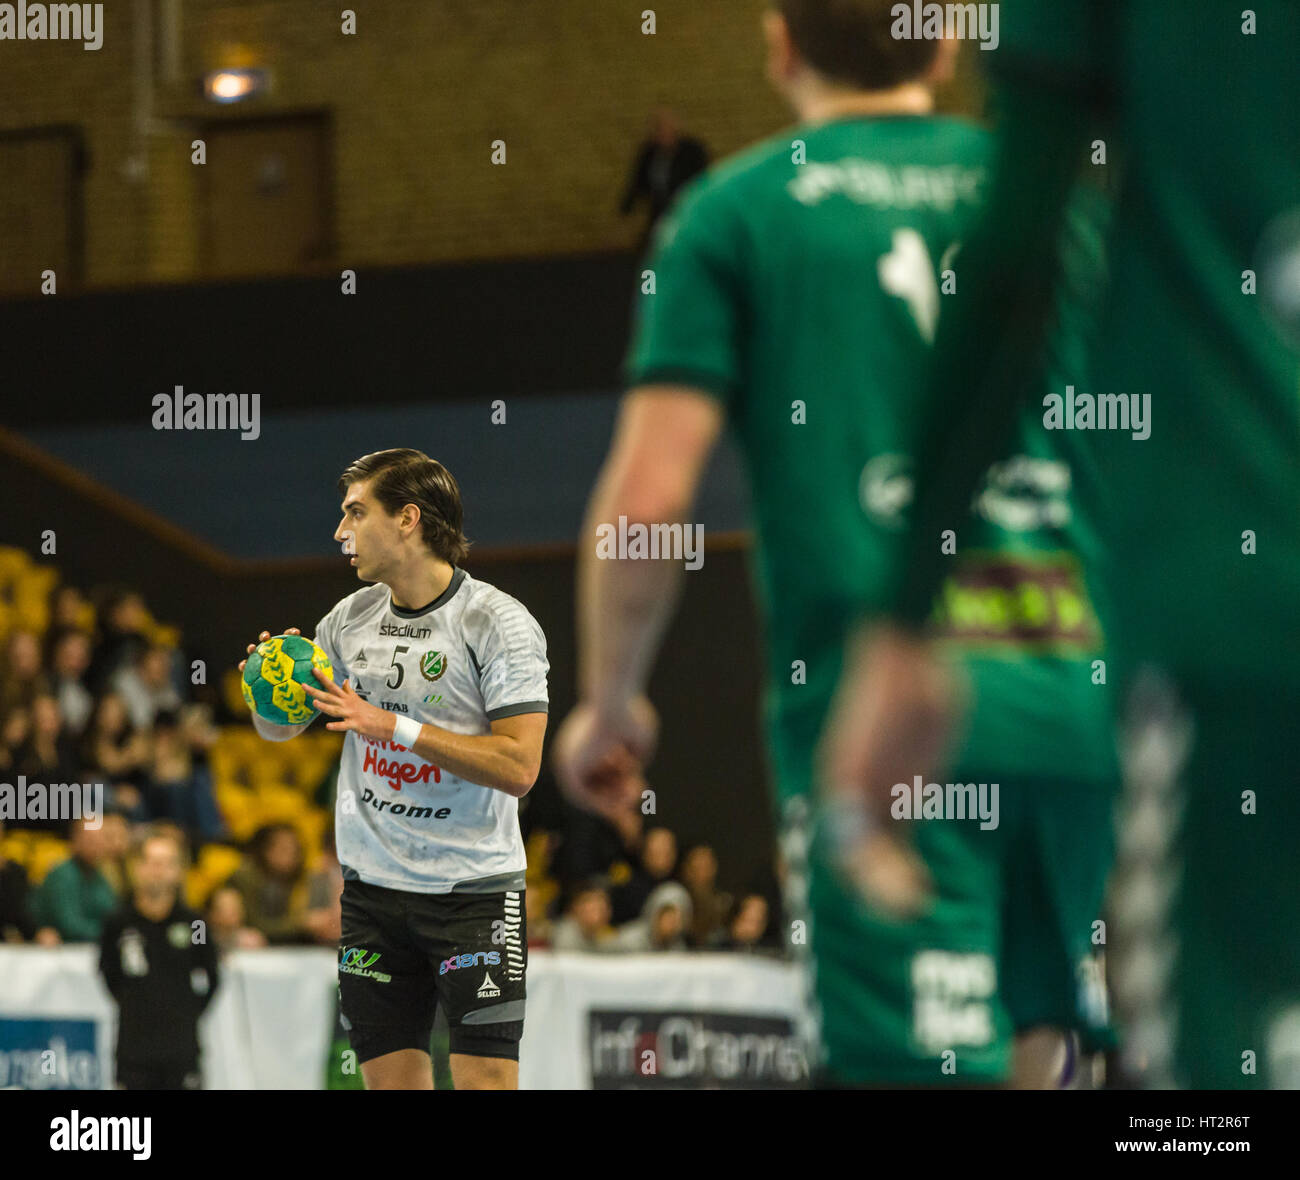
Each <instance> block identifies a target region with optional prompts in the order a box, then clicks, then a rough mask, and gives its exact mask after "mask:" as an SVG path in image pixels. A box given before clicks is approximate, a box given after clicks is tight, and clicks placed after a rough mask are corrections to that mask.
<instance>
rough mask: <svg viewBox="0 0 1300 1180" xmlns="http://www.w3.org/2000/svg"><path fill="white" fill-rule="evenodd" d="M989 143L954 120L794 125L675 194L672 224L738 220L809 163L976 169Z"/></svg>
mask: <svg viewBox="0 0 1300 1180" xmlns="http://www.w3.org/2000/svg"><path fill="white" fill-rule="evenodd" d="M992 146H993V135H992V133H991V132H990V131H989V130H988V129H987V128H985V127H983V126H981V125H980V124H979V123H976V122H975V121H973V120H971V119H966V118H962V117H960V116H956V115H907V116H900V117H897V118H863V119H842V120H832V121H830V122H827V123H819V124H803V125H800V124H794V125H791V126H789V127H786V128H784V129H783V130H781V131H779V132H776V133H774V134H772V135H769V136H767V137H766V138H764V139H761V140H759V141H758V142H757V143H754V144H751V145H750V146H749V147H747V148H742V149H741V150H740V151H738V152H735V153H733V154H732V155H730V156H727V157H725V158H724V159H722V160H719V161H718V162H717V163H716V164H713V165H712V166H711V167H710V168H708V169H707V170H706V171H705V172H703V173H702V174H701V175H700V176H698V177H696V178H695V179H694V180H693V181H691V183H690V184H689V185H687V187H686V188H685V189H683V191H682V196H681V199H680V201H679V202H678V204H677V207H676V209H675V211H674V217H675V219H676V220H678V221H681V220H685V219H687V218H691V219H698V218H708V217H710V216H717V217H721V216H727V215H735V216H745V215H746V214H748V213H750V212H752V211H754V210H755V209H757V208H761V198H763V197H766V196H769V195H770V194H772V193H773V192H774V191H784V190H785V188H786V186H787V185H788V184H789V183H790V182H792V181H794V180H796V179H797V178H798V177H799V176H800V175H801V170H802V169H806V168H807V166H808V165H809V163H813V164H816V163H817V162H819V161H824V160H827V159H828V158H834V159H840V158H859V157H861V158H871V157H874V156H877V155H882V154H883V155H887V156H891V155H892V156H897V157H899V158H900V160H901V161H905V162H916V163H922V164H956V165H965V164H971V165H975V164H981V163H983V162H984V160H985V159H986V158H987V156H988V154H989V153H990V151H991V150H992Z"/></svg>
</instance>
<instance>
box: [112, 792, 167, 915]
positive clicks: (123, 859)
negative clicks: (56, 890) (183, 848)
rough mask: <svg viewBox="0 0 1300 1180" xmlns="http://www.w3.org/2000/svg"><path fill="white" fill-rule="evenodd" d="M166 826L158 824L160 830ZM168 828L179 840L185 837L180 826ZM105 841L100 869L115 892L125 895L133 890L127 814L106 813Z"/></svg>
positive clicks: (129, 829) (121, 895) (120, 895)
mask: <svg viewBox="0 0 1300 1180" xmlns="http://www.w3.org/2000/svg"><path fill="white" fill-rule="evenodd" d="M165 826H166V825H163V824H159V825H157V827H158V828H159V829H160V830H161V829H162V828H164V827H165ZM168 830H169V831H170V832H171V834H172V835H173V836H174V837H175V838H176V839H177V840H182V841H183V840H184V839H185V836H184V833H183V832H182V831H181V830H180V828H177V827H175V826H174V825H172V826H171V827H169V828H168ZM103 843H104V857H103V859H102V860H101V861H100V862H99V871H100V872H101V873H103V874H104V879H105V880H106V881H107V882H108V883H109V884H110V885H111V886H112V887H113V893H114V894H115V895H116V896H118V897H125V896H126V895H127V894H128V893H129V892H130V891H131V881H130V877H129V876H128V875H127V858H128V857H129V856H130V853H131V827H130V825H129V824H128V823H127V822H126V816H124V815H122V814H121V813H120V812H117V811H106V812H105V813H104V826H103Z"/></svg>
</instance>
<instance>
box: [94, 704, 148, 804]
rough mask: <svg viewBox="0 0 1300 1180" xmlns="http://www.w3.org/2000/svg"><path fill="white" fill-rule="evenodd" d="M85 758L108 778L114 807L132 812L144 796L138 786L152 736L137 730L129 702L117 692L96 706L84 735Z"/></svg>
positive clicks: (146, 761) (99, 772)
mask: <svg viewBox="0 0 1300 1180" xmlns="http://www.w3.org/2000/svg"><path fill="white" fill-rule="evenodd" d="M81 753H82V761H83V762H84V763H85V764H86V765H87V766H89V767H92V768H93V769H94V771H95V773H97V774H99V775H102V776H103V777H104V778H106V779H107V780H108V786H109V787H110V799H111V806H113V807H121V808H123V809H125V810H127V811H133V810H135V809H137V808H139V807H140V806H141V800H142V796H141V794H140V791H139V789H138V787H137V786H136V785H135V784H136V783H137V782H138V781H139V778H140V776H141V775H142V774H143V773H144V770H145V767H146V765H147V764H148V761H149V739H148V737H147V736H146V735H145V734H143V733H139V732H137V731H136V729H135V728H134V726H132V724H131V719H130V718H129V717H128V716H127V712H126V705H125V704H123V702H122V698H121V697H119V696H118V695H117V694H116V693H112V692H110V693H105V694H104V695H103V696H102V697H100V698H99V701H98V703H97V704H96V705H95V711H94V712H93V713H92V714H91V717H90V725H89V726H88V727H87V729H86V733H85V736H84V737H83V738H82V750H81Z"/></svg>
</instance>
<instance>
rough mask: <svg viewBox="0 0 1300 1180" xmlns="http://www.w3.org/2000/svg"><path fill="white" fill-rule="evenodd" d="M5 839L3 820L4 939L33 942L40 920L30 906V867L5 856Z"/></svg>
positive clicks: (0, 901) (0, 918)
mask: <svg viewBox="0 0 1300 1180" xmlns="http://www.w3.org/2000/svg"><path fill="white" fill-rule="evenodd" d="M4 838H5V825H4V821H3V820H0V942H30V941H31V940H32V939H33V938H34V937H35V936H36V923H35V922H33V921H32V916H31V913H30V911H29V910H28V907H27V893H28V890H27V870H26V869H24V868H23V866H22V865H20V864H18V863H17V861H12V860H9V859H8V858H7V857H6V856H5V854H4Z"/></svg>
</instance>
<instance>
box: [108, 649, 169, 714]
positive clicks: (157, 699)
mask: <svg viewBox="0 0 1300 1180" xmlns="http://www.w3.org/2000/svg"><path fill="white" fill-rule="evenodd" d="M172 657H173V652H172V649H171V648H170V647H163V646H162V645H161V644H157V643H155V644H150V645H149V646H148V647H146V648H144V649H143V650H142V651H141V652H140V653H139V655H137V656H136V658H135V660H134V661H133V662H132V663H130V664H128V665H125V666H124V667H122V668H119V669H118V671H117V672H116V673H115V674H114V675H113V678H112V681H111V683H112V687H113V691H114V692H116V693H117V694H118V695H119V696H120V697H121V698H122V702H123V704H125V705H126V711H127V715H128V716H129V717H130V718H131V724H132V725H134V726H135V727H136V729H138V730H147V729H148V728H149V727H150V726H151V725H152V724H153V723H154V719H155V718H156V717H157V716H158V714H159V713H164V712H174V711H175V710H177V709H179V708H180V705H181V698H180V694H179V693H178V692H177V691H176V685H175V684H174V683H172Z"/></svg>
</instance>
